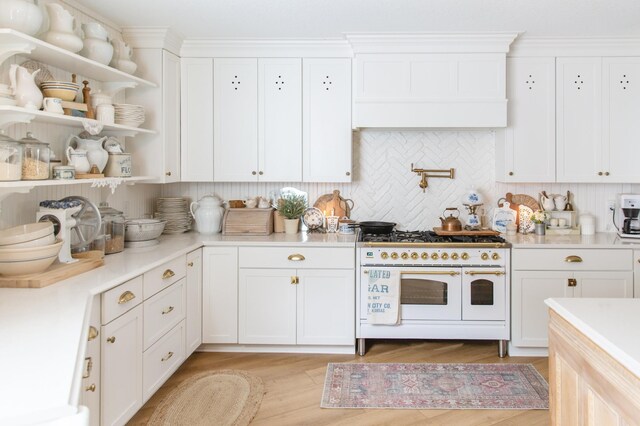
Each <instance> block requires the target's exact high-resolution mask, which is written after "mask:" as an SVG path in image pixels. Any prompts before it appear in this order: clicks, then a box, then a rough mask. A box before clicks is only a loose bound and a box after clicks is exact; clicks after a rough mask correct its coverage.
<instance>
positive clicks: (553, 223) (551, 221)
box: [549, 217, 558, 227]
mask: <svg viewBox="0 0 640 426" xmlns="http://www.w3.org/2000/svg"><path fill="white" fill-rule="evenodd" d="M549 226H551V227H556V226H558V219H557V218H555V217H554V218H552V219H549Z"/></svg>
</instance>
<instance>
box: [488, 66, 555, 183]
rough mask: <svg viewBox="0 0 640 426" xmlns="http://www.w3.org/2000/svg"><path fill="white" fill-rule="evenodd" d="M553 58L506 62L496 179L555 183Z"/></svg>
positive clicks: (497, 139) (497, 146) (497, 141)
mask: <svg viewBox="0 0 640 426" xmlns="http://www.w3.org/2000/svg"><path fill="white" fill-rule="evenodd" d="M555 86H556V81H555V58H553V57H551V58H548V57H535V58H508V59H507V98H508V99H509V104H508V126H507V128H506V129H504V130H500V131H498V133H497V135H496V179H497V180H499V181H502V182H555V180H556V143H555V142H556V128H555V125H556V109H555V107H556V97H555V93H556V90H555Z"/></svg>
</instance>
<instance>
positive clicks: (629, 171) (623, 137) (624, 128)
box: [602, 57, 640, 183]
mask: <svg viewBox="0 0 640 426" xmlns="http://www.w3.org/2000/svg"><path fill="white" fill-rule="evenodd" d="M602 90H603V94H602V95H603V96H602V99H603V105H602V108H603V116H602V130H603V132H602V135H603V136H602V138H603V139H602V147H603V148H602V161H603V165H604V166H603V167H602V169H603V170H602V171H603V172H604V174H605V178H604V179H603V182H622V183H630V182H636V183H637V182H640V171H639V170H638V167H637V165H636V164H635V161H631V160H630V159H632V158H633V159H635V158H638V156H639V155H640V144H639V143H636V142H635V141H637V140H638V139H639V138H640V120H639V119H638V117H640V58H638V57H632V58H603V59H602ZM607 173H608V175H607Z"/></svg>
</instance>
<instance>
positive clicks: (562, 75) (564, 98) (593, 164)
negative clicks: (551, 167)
mask: <svg viewBox="0 0 640 426" xmlns="http://www.w3.org/2000/svg"><path fill="white" fill-rule="evenodd" d="M601 68H602V59H601V58H558V59H557V60H556V82H557V90H556V101H557V109H558V111H557V126H558V127H557V133H556V136H557V140H556V144H557V161H558V164H557V176H558V179H557V180H558V182H601V181H602V180H603V176H604V172H605V170H603V167H602V164H603V163H602V158H601V157H602V125H601V123H602V78H601Z"/></svg>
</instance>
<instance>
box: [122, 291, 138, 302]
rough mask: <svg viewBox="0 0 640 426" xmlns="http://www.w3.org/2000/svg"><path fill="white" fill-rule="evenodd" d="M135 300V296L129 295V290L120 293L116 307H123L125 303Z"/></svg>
mask: <svg viewBox="0 0 640 426" xmlns="http://www.w3.org/2000/svg"><path fill="white" fill-rule="evenodd" d="M135 298H136V295H135V294H133V293H131V292H130V291H129V290H127V291H125V292H124V293H122V294H121V295H120V297H119V298H118V305H123V304H125V303H127V302H131V301H132V300H133V299H135Z"/></svg>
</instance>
